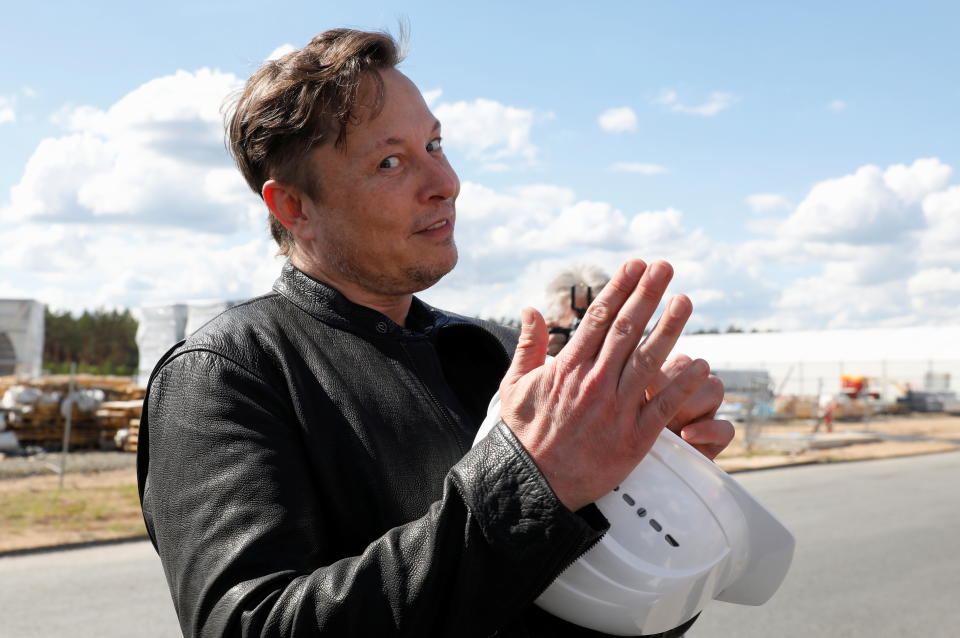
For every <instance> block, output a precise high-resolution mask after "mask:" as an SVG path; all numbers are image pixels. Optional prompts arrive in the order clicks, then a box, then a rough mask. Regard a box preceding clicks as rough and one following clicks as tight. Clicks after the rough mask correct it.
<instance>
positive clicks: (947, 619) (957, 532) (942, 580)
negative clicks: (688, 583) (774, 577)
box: [687, 452, 960, 638]
mask: <svg viewBox="0 0 960 638" xmlns="http://www.w3.org/2000/svg"><path fill="white" fill-rule="evenodd" d="M736 478H737V480H738V481H739V482H740V483H742V484H743V485H744V486H746V487H747V489H749V490H750V491H751V492H752V493H753V494H754V495H755V496H757V497H758V498H759V500H760V501H761V502H763V503H764V504H766V505H767V507H768V508H770V509H771V510H773V511H774V512H775V513H776V514H777V516H778V517H779V518H780V520H782V521H783V522H784V523H785V524H786V525H787V526H788V527H789V528H790V529H791V530H792V531H793V533H794V535H795V536H796V537H797V552H796V555H795V557H794V562H793V566H792V567H791V571H790V573H789V574H788V575H787V580H786V581H785V582H784V584H783V586H782V587H781V588H780V591H778V592H777V593H776V594H775V596H774V597H773V599H772V600H770V602H768V603H767V604H766V605H763V606H761V607H745V606H739V605H730V604H726V603H719V602H715V603H713V604H711V605H710V606H709V607H708V608H707V609H706V611H705V612H704V613H703V615H702V616H701V618H700V620H699V621H698V622H697V623H696V625H694V627H693V628H692V629H691V630H690V631H689V632H687V638H719V637H724V638H726V637H734V636H735V637H737V638H759V637H761V636H762V637H764V638H770V637H777V638H792V637H798V638H799V637H803V638H809V637H811V636H824V637H828V638H846V637H864V638H867V637H870V638H881V637H888V636H889V637H891V638H893V637H897V638H899V637H902V636H922V637H923V638H955V637H956V636H960V453H956V452H953V453H948V454H933V455H929V456H916V457H909V458H900V459H887V460H874V461H863V462H858V463H838V464H834V465H818V466H805V467H794V468H784V469H778V470H768V471H763V472H755V473H746V474H737V475H736Z"/></svg>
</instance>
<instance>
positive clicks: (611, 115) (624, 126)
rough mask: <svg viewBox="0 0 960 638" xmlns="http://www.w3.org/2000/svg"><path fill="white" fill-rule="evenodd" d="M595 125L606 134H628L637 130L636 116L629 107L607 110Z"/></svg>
mask: <svg viewBox="0 0 960 638" xmlns="http://www.w3.org/2000/svg"><path fill="white" fill-rule="evenodd" d="M597 123H598V124H599V125H600V128H602V129H603V130H604V131H607V132H608V133H630V132H633V131H636V130H637V114H636V113H634V111H633V109H632V108H630V107H629V106H621V107H618V108H613V109H607V110H606V111H604V112H603V113H601V114H600V117H598V118H597Z"/></svg>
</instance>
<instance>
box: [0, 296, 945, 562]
mask: <svg viewBox="0 0 960 638" xmlns="http://www.w3.org/2000/svg"><path fill="white" fill-rule="evenodd" d="M229 305H232V304H230V303H229V302H218V303H203V304H192V305H191V304H176V305H169V306H152V307H149V308H144V309H140V312H139V317H140V324H139V329H138V332H137V338H136V340H137V346H138V348H139V350H140V353H141V355H140V370H139V374H138V375H136V376H133V377H121V376H102V375H90V374H59V375H51V374H44V373H43V370H42V366H41V361H40V353H41V351H42V350H41V348H40V346H39V345H38V344H41V343H42V341H43V321H42V319H43V313H42V306H40V305H39V304H37V303H36V302H34V301H30V300H12V301H11V300H6V301H0V347H2V349H0V372H2V373H3V374H2V375H0V479H17V480H0V485H2V486H3V487H4V490H5V491H7V492H9V491H11V490H15V489H20V488H22V489H43V486H48V487H50V486H56V485H60V486H63V485H64V484H65V481H66V484H67V485H74V486H82V485H86V484H96V485H102V484H105V483H106V484H117V485H132V484H133V483H134V482H135V478H134V473H133V468H134V466H135V457H136V455H135V454H134V453H135V452H136V450H137V444H138V434H139V424H140V415H141V410H142V403H143V397H144V394H145V386H146V383H147V380H148V378H149V373H150V370H151V369H152V367H153V366H154V364H155V362H156V361H157V360H158V359H159V357H160V356H161V355H162V354H163V352H165V351H166V350H167V349H168V348H169V347H170V345H172V344H173V343H175V342H176V341H177V340H179V339H182V338H184V337H185V336H187V335H189V334H190V333H191V332H192V331H193V330H195V329H196V328H198V327H199V326H200V325H202V324H203V323H204V322H205V321H207V320H208V319H209V318H211V317H212V316H215V315H216V314H217V313H219V312H221V311H223V310H224V309H225V308H227V307H228V306H229ZM38 308H40V309H39V310H38ZM676 351H677V352H683V353H686V354H689V355H691V356H696V357H701V358H704V359H706V360H707V361H710V362H711V364H712V368H713V373H714V374H715V375H717V376H718V377H719V378H720V379H721V380H722V381H723V382H724V387H725V397H724V401H723V404H722V406H721V408H720V410H719V412H718V416H719V417H720V418H724V419H728V420H730V421H731V422H732V423H734V425H735V427H736V436H735V438H734V440H733V442H732V443H731V444H730V445H729V446H728V448H727V449H726V450H724V452H723V453H722V454H721V455H720V456H719V457H718V458H717V463H718V464H719V465H720V466H721V467H723V468H724V469H725V470H727V471H728V472H738V471H745V470H755V469H762V468H769V467H778V466H784V465H795V464H805V463H818V462H837V461H849V460H860V459H870V458H884V457H891V456H903V455H913V454H927V453H932V452H942V451H949V450H955V449H958V448H960V400H958V399H957V383H958V380H960V327H927V328H901V329H888V330H859V331H819V332H815V331H811V332H794V333H736V334H709V335H688V336H683V337H681V339H680V342H679V343H678V345H677V348H676ZM757 353H762V355H763V358H762V359H761V358H759V357H758V356H757ZM17 485H19V486H20V488H18V487H17ZM128 514H129V516H128V518H130V520H132V521H133V525H134V529H135V533H138V534H140V533H142V530H141V529H140V525H142V523H140V522H139V518H138V516H139V514H138V512H137V511H136V510H135V508H131V512H130V513H128ZM130 529H131V528H130V527H129V526H128V527H124V528H122V529H120V530H114V531H96V530H94V531H91V530H90V529H86V530H79V531H78V530H69V529H64V530H61V531H60V532H50V530H46V531H42V532H38V531H36V530H33V531H30V530H25V529H24V530H20V531H19V532H17V533H9V530H8V533H6V534H3V535H2V536H3V541H2V542H0V551H9V550H15V549H22V548H25V547H31V546H36V545H37V544H41V545H45V544H57V543H63V542H74V541H78V540H90V538H91V535H92V537H96V538H99V537H103V536H104V535H106V536H107V537H109V536H111V535H112V536H122V535H124V534H129V533H130Z"/></svg>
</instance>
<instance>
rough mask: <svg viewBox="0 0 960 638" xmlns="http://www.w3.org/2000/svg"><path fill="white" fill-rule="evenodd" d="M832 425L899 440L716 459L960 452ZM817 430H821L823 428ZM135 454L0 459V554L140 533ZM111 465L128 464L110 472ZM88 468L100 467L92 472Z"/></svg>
mask: <svg viewBox="0 0 960 638" xmlns="http://www.w3.org/2000/svg"><path fill="white" fill-rule="evenodd" d="M812 430H813V423H812V422H806V421H797V422H791V423H779V424H770V425H766V426H765V427H764V428H763V432H764V433H777V434H782V433H809V432H812ZM833 430H834V432H835V433H836V434H837V436H838V437H842V436H843V435H844V434H845V433H864V432H870V433H877V434H881V435H885V436H892V437H897V438H898V439H899V440H881V441H876V442H872V443H859V444H854V445H844V446H840V447H833V448H829V449H817V450H805V451H797V452H780V451H776V450H771V449H766V450H765V449H762V448H760V447H755V448H754V449H753V450H748V449H747V447H746V445H745V443H744V432H743V429H742V428H737V435H736V437H735V438H734V441H733V442H732V443H731V445H730V446H729V447H728V448H727V449H726V450H724V452H723V454H721V455H720V457H718V459H717V463H718V464H719V465H720V466H721V467H723V468H724V469H725V470H726V471H728V472H731V473H733V472H740V471H748V470H757V469H764V468H769V467H781V466H786V465H798V464H807V463H829V462H842V461H853V460H866V459H875V458H889V457H893V456H908V455H916V454H931V453H935V452H946V451H952V450H960V416H945V415H915V416H905V417H877V418H874V419H872V420H870V421H868V422H859V421H858V422H841V423H835V424H834V428H833ZM820 431H821V432H823V428H822V427H821V429H820ZM904 439H908V440H904ZM97 454H103V453H97ZM112 454H116V455H124V454H125V453H122V452H116V453H112ZM132 456H133V455H126V456H124V457H123V458H120V459H113V460H111V461H110V462H104V460H103V459H100V458H99V457H95V456H94V455H91V456H90V457H89V458H88V459H85V462H79V460H78V462H76V463H73V466H74V469H75V470H76V471H73V472H68V473H67V474H66V475H65V477H64V486H63V490H60V487H59V477H58V476H56V475H54V474H52V473H49V472H48V473H46V474H44V475H36V474H34V475H30V476H21V475H19V474H18V473H17V472H7V473H4V472H3V471H2V466H3V465H4V464H7V463H13V462H21V463H22V462H23V460H22V459H19V460H18V459H14V458H10V459H4V460H0V477H4V476H6V477H9V478H0V504H2V507H0V553H3V552H9V551H17V550H24V549H31V548H38V547H48V546H57V545H63V544H69V543H78V542H89V541H96V540H108V539H115V538H124V537H131V536H140V535H143V534H145V530H144V527H143V520H142V517H141V514H140V509H139V506H138V504H137V498H136V487H135V486H136V481H137V479H136V471H135V468H134V467H133V459H132ZM51 460H52V459H51ZM116 465H121V466H126V467H123V469H114V468H115V466H116ZM92 466H98V467H100V468H101V469H99V470H97V471H89V467H92ZM11 467H12V466H11ZM60 510H62V512H61V511H60ZM61 514H62V515H61Z"/></svg>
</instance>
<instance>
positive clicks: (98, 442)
mask: <svg viewBox="0 0 960 638" xmlns="http://www.w3.org/2000/svg"><path fill="white" fill-rule="evenodd" d="M71 380H72V391H71ZM143 393H144V390H143V388H140V387H137V386H136V385H134V384H133V383H132V381H131V379H130V378H129V377H111V376H99V375H82V374H81V375H74V376H73V377H72V378H71V377H70V376H68V375H50V376H44V377H39V378H32V377H23V376H6V377H0V397H2V398H0V430H5V431H6V435H7V437H9V436H10V435H11V434H12V435H14V436H15V437H16V440H17V443H18V444H19V446H20V447H29V446H36V447H41V448H44V449H60V448H61V447H62V445H63V441H64V432H65V430H66V425H67V422H68V417H69V423H70V438H69V446H70V449H116V448H117V447H121V448H123V447H124V446H125V445H128V444H127V441H128V440H129V431H130V426H131V421H132V420H136V422H137V425H139V417H140V405H141V404H142V402H143ZM124 429H126V430H127V431H128V432H127V436H125V437H123V438H122V440H121V441H119V443H121V444H122V445H118V437H117V435H118V433H119V432H120V431H121V430H124ZM134 441H135V437H134Z"/></svg>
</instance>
